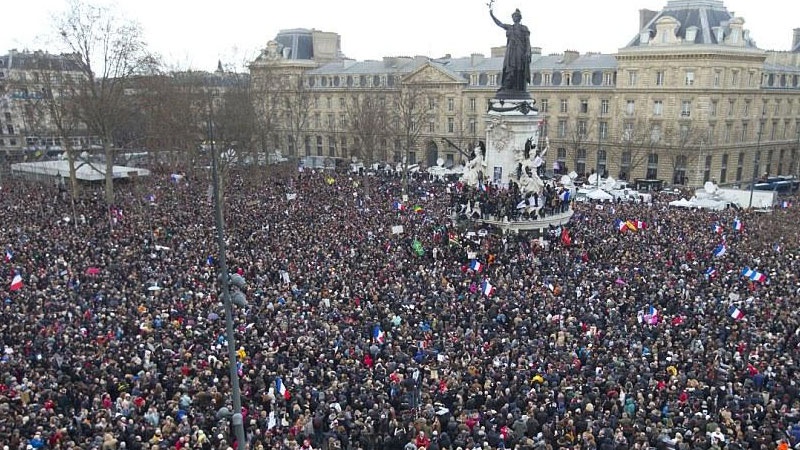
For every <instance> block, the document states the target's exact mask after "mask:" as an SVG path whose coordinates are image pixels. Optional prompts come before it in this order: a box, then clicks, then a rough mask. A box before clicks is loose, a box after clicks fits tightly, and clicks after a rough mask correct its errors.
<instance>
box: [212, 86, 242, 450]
mask: <svg viewBox="0 0 800 450" xmlns="http://www.w3.org/2000/svg"><path fill="white" fill-rule="evenodd" d="M208 108H209V114H208V135H209V140H210V142H211V173H212V178H213V180H212V182H213V184H214V186H213V188H212V190H213V195H214V219H215V225H216V228H217V243H218V245H219V270H220V276H219V278H220V282H221V283H222V303H223V305H224V307H225V336H226V337H227V341H228V368H229V369H230V377H231V390H232V392H231V397H233V398H232V403H233V415H232V416H231V418H230V420H231V424H232V425H233V430H234V433H235V434H236V442H237V450H243V449H244V448H245V437H244V420H243V418H242V398H241V390H240V388H239V373H238V372H237V370H236V338H235V336H234V334H233V304H232V301H231V292H230V274H229V273H228V260H227V257H226V252H227V251H226V246H225V230H224V227H225V223H224V219H223V216H222V195H221V193H220V191H219V153H218V152H217V150H216V147H215V145H214V127H213V124H212V117H213V103H212V101H211V99H209V106H208Z"/></svg>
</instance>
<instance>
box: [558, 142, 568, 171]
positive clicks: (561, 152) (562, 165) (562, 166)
mask: <svg viewBox="0 0 800 450" xmlns="http://www.w3.org/2000/svg"><path fill="white" fill-rule="evenodd" d="M556 162H557V163H558V169H559V172H560V173H566V169H567V149H565V148H564V147H559V148H558V150H556Z"/></svg>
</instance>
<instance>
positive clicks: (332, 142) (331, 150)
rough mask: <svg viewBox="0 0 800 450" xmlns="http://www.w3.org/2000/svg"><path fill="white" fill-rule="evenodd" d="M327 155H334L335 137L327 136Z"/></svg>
mask: <svg viewBox="0 0 800 450" xmlns="http://www.w3.org/2000/svg"><path fill="white" fill-rule="evenodd" d="M328 156H336V138H335V137H333V136H328Z"/></svg>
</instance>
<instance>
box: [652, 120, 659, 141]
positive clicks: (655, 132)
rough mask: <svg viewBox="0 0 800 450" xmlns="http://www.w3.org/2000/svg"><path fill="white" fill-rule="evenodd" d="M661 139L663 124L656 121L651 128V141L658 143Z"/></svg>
mask: <svg viewBox="0 0 800 450" xmlns="http://www.w3.org/2000/svg"><path fill="white" fill-rule="evenodd" d="M660 140H661V125H659V124H657V123H654V124H653V126H652V127H651V128H650V142H652V143H654V144H655V143H656V142H658V141H660Z"/></svg>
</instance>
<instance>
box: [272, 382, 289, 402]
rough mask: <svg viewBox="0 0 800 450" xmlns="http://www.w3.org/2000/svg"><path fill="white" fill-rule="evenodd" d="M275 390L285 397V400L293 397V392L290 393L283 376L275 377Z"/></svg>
mask: <svg viewBox="0 0 800 450" xmlns="http://www.w3.org/2000/svg"><path fill="white" fill-rule="evenodd" d="M275 392H277V393H278V395H280V396H281V397H283V398H284V399H285V400H289V399H290V398H292V394H290V393H289V389H287V388H286V385H285V384H284V383H283V380H282V379H281V377H278V378H275Z"/></svg>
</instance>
